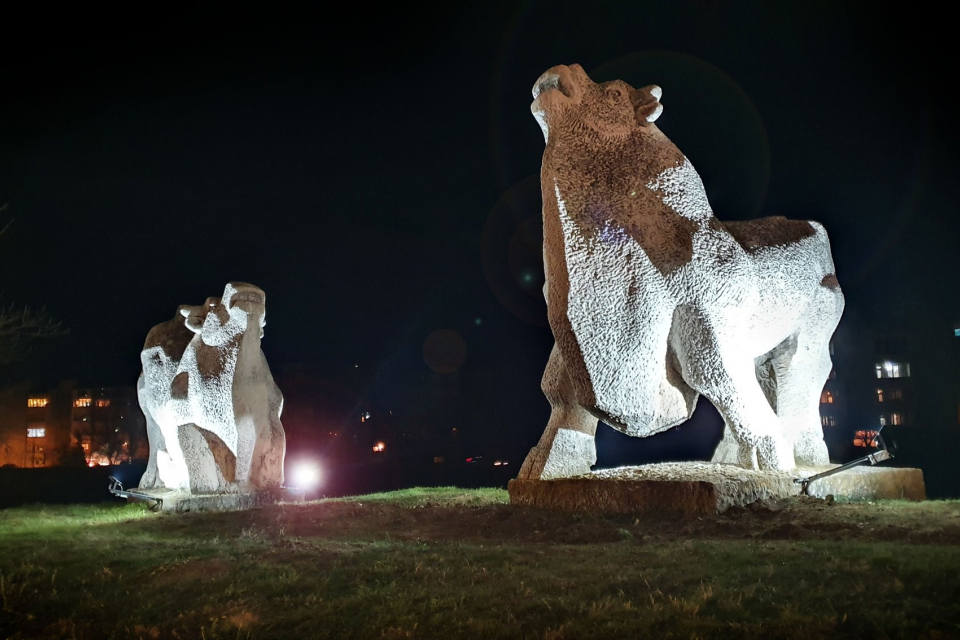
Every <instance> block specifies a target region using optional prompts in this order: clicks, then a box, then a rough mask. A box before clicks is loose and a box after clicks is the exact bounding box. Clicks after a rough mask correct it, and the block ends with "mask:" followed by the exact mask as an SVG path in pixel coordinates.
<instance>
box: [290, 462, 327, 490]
mask: <svg viewBox="0 0 960 640" xmlns="http://www.w3.org/2000/svg"><path fill="white" fill-rule="evenodd" d="M292 471H293V472H292V473H291V474H290V475H291V476H292V480H293V486H294V487H296V488H297V489H303V490H305V491H306V490H310V489H313V488H315V487H317V486H318V485H319V484H320V465H318V464H316V463H315V462H298V463H297V464H296V465H295V466H294V467H293V469H292Z"/></svg>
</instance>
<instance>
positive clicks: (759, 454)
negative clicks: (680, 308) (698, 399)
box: [674, 311, 794, 470]
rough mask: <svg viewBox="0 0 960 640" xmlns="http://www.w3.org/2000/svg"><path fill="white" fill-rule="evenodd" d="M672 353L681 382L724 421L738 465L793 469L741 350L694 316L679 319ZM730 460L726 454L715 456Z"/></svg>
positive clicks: (710, 323) (790, 456)
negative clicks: (733, 446) (680, 369)
mask: <svg viewBox="0 0 960 640" xmlns="http://www.w3.org/2000/svg"><path fill="white" fill-rule="evenodd" d="M678 321H679V326H677V327H676V332H675V334H674V337H675V339H674V342H675V344H674V348H675V349H676V351H677V356H678V357H679V359H680V366H681V368H682V371H683V379H684V380H685V381H686V382H687V384H689V385H690V386H691V387H692V388H693V389H694V390H696V391H698V392H700V393H702V394H703V395H704V396H706V397H707V398H708V399H709V400H710V402H712V403H713V405H714V406H715V407H716V408H717V410H718V411H719V412H720V414H721V415H722V416H723V419H724V421H725V422H726V424H727V427H728V428H729V429H730V431H731V432H732V434H733V436H734V438H735V439H736V442H737V444H738V445H739V447H738V451H737V462H738V464H740V466H743V467H746V468H749V469H757V468H760V469H782V470H787V469H792V468H793V467H794V460H793V450H792V447H791V446H790V444H789V443H788V442H787V441H786V440H785V439H784V437H783V435H782V431H781V426H780V420H779V418H778V417H777V414H775V413H774V412H773V408H772V407H771V406H770V403H769V402H768V401H767V398H766V396H765V395H764V393H763V390H762V389H761V387H760V384H759V382H758V381H757V376H756V369H755V367H756V364H755V362H754V360H753V358H750V357H744V354H743V348H742V345H739V344H736V343H732V342H731V340H730V337H729V336H726V338H727V339H726V340H724V339H723V337H721V336H720V335H718V333H717V332H716V331H715V330H714V329H713V328H714V327H718V326H719V327H723V326H725V325H724V324H723V323H720V322H717V320H716V319H713V320H711V321H708V320H707V319H706V318H704V317H703V316H701V315H699V314H698V313H697V312H696V311H688V312H687V313H686V314H678ZM718 453H722V454H724V455H729V454H730V451H722V452H718Z"/></svg>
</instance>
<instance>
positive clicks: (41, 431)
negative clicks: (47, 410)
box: [27, 427, 47, 438]
mask: <svg viewBox="0 0 960 640" xmlns="http://www.w3.org/2000/svg"><path fill="white" fill-rule="evenodd" d="M46 435H47V430H46V429H45V428H43V427H36V428H33V429H27V437H28V438H43V437H45V436H46Z"/></svg>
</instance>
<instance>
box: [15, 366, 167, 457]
mask: <svg viewBox="0 0 960 640" xmlns="http://www.w3.org/2000/svg"><path fill="white" fill-rule="evenodd" d="M147 454H148V444H147V437H146V421H145V419H144V417H143V413H142V412H141V411H140V407H139V403H138V402H137V392H136V389H134V388H133V387H96V388H77V386H76V384H75V383H73V382H62V383H60V384H59V385H58V386H57V387H56V388H54V389H51V390H47V391H37V390H36V389H34V388H33V386H32V385H31V384H29V383H23V384H19V385H12V386H8V387H5V388H3V389H0V466H2V465H13V466H17V467H27V468H38V467H52V466H58V465H64V464H88V465H90V466H94V465H98V464H119V463H121V462H128V461H130V460H134V459H146V457H147Z"/></svg>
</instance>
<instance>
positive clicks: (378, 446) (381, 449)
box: [373, 442, 387, 453]
mask: <svg viewBox="0 0 960 640" xmlns="http://www.w3.org/2000/svg"><path fill="white" fill-rule="evenodd" d="M386 448H387V445H385V444H384V443H382V442H378V443H377V444H375V445H373V452H374V453H383V452H384V450H385V449H386Z"/></svg>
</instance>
